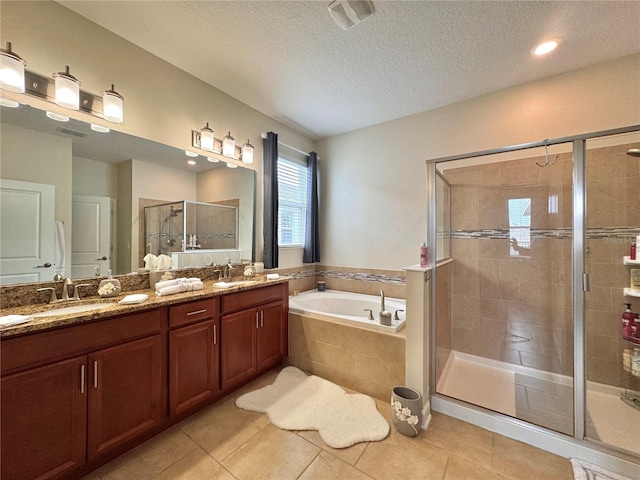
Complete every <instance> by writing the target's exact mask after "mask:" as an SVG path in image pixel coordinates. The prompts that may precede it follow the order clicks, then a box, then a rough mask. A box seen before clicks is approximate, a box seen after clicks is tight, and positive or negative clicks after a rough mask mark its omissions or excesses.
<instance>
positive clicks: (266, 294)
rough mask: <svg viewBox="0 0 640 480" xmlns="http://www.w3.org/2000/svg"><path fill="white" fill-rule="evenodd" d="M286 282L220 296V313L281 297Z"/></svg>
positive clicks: (242, 308)
mask: <svg viewBox="0 0 640 480" xmlns="http://www.w3.org/2000/svg"><path fill="white" fill-rule="evenodd" d="M285 288H287V290H288V287H287V284H286V283H281V284H278V285H272V286H270V287H263V288H255V289H253V290H247V291H246V292H240V293H231V294H229V295H223V296H222V313H223V314H224V313H228V312H233V311H236V310H244V309H246V308H250V307H254V306H257V305H262V304H264V303H268V302H272V301H275V300H280V299H281V298H283V296H284V295H285V294H284V291H285V290H284V289H285Z"/></svg>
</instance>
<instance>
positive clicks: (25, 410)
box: [0, 309, 163, 480]
mask: <svg viewBox="0 0 640 480" xmlns="http://www.w3.org/2000/svg"><path fill="white" fill-rule="evenodd" d="M159 332H160V314H159V310H157V309H156V310H151V311H148V312H144V313H138V314H132V315H124V316H121V317H116V318H113V319H108V320H104V321H101V322H96V323H91V324H84V325H79V326H73V327H69V328H63V329H59V330H52V331H46V332H43V333H35V334H32V335H27V336H24V337H19V338H12V339H6V340H3V341H2V345H1V348H2V358H1V360H0V361H1V365H2V376H1V378H0V388H1V395H2V397H1V401H2V408H1V412H2V413H1V419H0V420H1V424H0V441H1V447H2V448H1V449H2V453H1V456H2V478H3V479H4V480H10V479H20V480H22V479H31V478H60V477H65V476H68V475H70V474H71V472H72V471H74V470H76V469H77V468H78V467H79V466H81V465H83V464H84V463H86V462H91V461H92V460H94V459H95V458H97V457H99V456H100V455H102V454H105V453H107V452H109V451H112V450H114V449H116V448H117V447H123V446H124V445H125V444H127V443H128V442H130V441H133V440H134V439H135V438H136V437H139V436H140V435H142V434H143V433H146V432H149V431H150V430H152V429H154V428H156V427H157V426H159V425H160V423H161V420H162V408H163V401H162V377H163V373H162V372H163V368H162V357H161V350H162V341H161V335H160V334H159ZM140 336H142V337H143V338H137V339H135V340H132V338H136V337H140ZM14 372H15V373H14Z"/></svg>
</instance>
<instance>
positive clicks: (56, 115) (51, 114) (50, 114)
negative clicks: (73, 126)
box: [46, 110, 69, 122]
mask: <svg viewBox="0 0 640 480" xmlns="http://www.w3.org/2000/svg"><path fill="white" fill-rule="evenodd" d="M46 115H47V117H49V118H50V119H51V120H55V121H56V122H68V121H69V117H67V116H66V115H62V114H60V113H56V112H50V111H48V110H47V113H46Z"/></svg>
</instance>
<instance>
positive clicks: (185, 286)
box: [156, 278, 204, 297]
mask: <svg viewBox="0 0 640 480" xmlns="http://www.w3.org/2000/svg"><path fill="white" fill-rule="evenodd" d="M162 283H164V284H165V285H161V284H162ZM203 288H204V283H203V282H202V280H200V279H199V278H178V279H176V280H167V281H166V282H158V283H156V295H158V296H159V297H162V296H165V295H173V294H176V293H182V292H192V291H195V290H202V289H203Z"/></svg>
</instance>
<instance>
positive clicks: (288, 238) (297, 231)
mask: <svg viewBox="0 0 640 480" xmlns="http://www.w3.org/2000/svg"><path fill="white" fill-rule="evenodd" d="M306 209H307V168H306V166H304V165H301V164H299V163H297V162H292V161H290V160H287V159H285V158H278V244H279V245H280V246H303V245H304V232H305V221H306V220H305V219H306Z"/></svg>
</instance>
